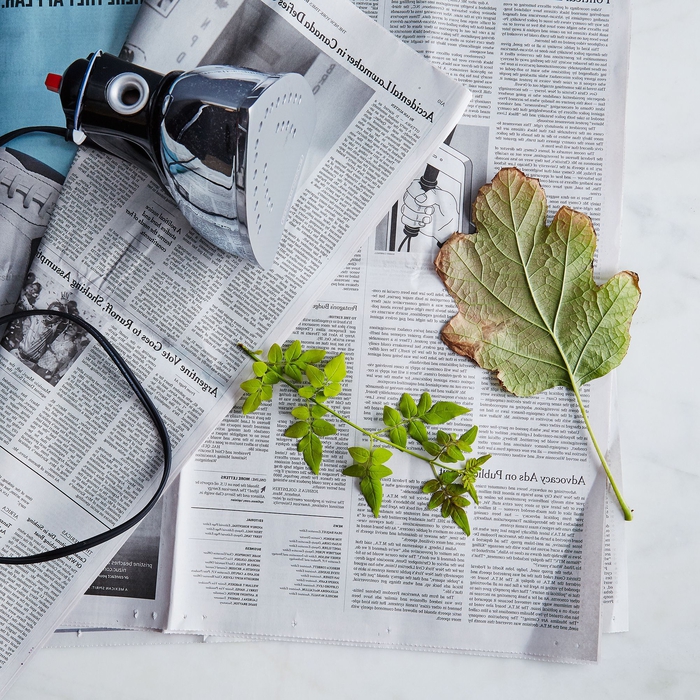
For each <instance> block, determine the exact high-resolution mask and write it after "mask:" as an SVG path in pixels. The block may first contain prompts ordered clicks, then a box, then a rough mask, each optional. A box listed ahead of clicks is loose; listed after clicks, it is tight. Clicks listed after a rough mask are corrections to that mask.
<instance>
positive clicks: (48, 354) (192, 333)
mask: <svg viewBox="0 0 700 700" xmlns="http://www.w3.org/2000/svg"><path fill="white" fill-rule="evenodd" d="M249 12H252V13H253V14H252V15H250V16H249V14H248V13H249ZM142 13H143V14H144V16H145V17H144V21H143V23H142V24H140V25H139V26H140V27H141V26H143V27H145V26H147V25H149V24H150V25H153V24H154V23H155V24H160V25H161V26H159V27H157V31H158V33H159V37H160V38H159V39H158V42H157V43H158V44H159V46H161V47H162V51H161V53H160V54H159V53H158V52H153V54H149V55H148V56H146V55H145V54H143V53H139V45H138V43H137V41H136V39H134V38H133V37H132V39H131V43H130V45H129V46H130V50H131V51H132V54H133V58H134V60H136V61H139V62H140V63H145V64H147V65H149V66H150V67H152V68H156V69H160V70H168V69H170V68H187V67H190V66H194V65H196V63H199V62H201V61H205V62H212V61H213V60H214V59H215V58H216V60H219V61H224V60H226V56H225V55H224V54H225V50H224V48H225V47H231V49H230V51H231V53H230V56H231V60H232V61H233V59H234V58H235V57H236V56H238V55H241V52H242V54H243V55H245V54H246V53H247V52H249V53H250V54H251V56H252V55H256V56H260V60H261V61H268V62H270V68H273V67H274V70H279V71H283V70H297V71H301V72H303V73H304V74H305V77H306V78H307V79H308V80H309V81H310V82H311V84H312V87H314V88H316V87H317V86H319V89H318V90H315V93H316V99H317V101H318V108H319V112H320V113H321V114H322V115H323V116H322V118H321V119H319V123H318V128H317V132H316V135H315V138H314V143H313V145H312V149H311V156H310V157H309V158H308V159H307V166H308V170H307V172H306V173H305V174H304V176H303V180H302V183H303V184H302V185H301V188H300V190H299V192H298V193H297V197H296V200H295V202H294V204H293V205H292V209H291V212H290V217H289V220H288V223H287V226H286V229H285V234H284V237H283V239H282V243H281V246H280V251H279V254H278V256H277V258H276V260H275V262H274V264H273V267H272V268H271V269H270V270H267V271H262V270H261V269H259V268H257V267H253V266H252V265H250V264H248V263H245V262H243V261H241V260H240V259H237V258H234V257H232V256H230V255H227V254H225V253H223V252H222V251H220V250H218V249H216V248H214V247H213V246H211V245H210V244H208V243H207V242H206V241H204V240H203V239H202V238H201V237H200V236H199V235H198V234H196V233H195V232H194V231H193V230H192V229H191V228H190V227H189V226H188V225H187V223H186V221H185V220H184V218H183V217H182V216H181V215H180V214H179V212H178V210H177V209H176V207H175V205H174V204H173V202H172V200H171V199H170V198H169V197H167V196H166V195H165V194H164V191H163V190H162V188H161V187H160V185H159V184H158V183H157V182H156V181H155V180H153V179H152V178H151V177H150V176H149V174H148V173H146V172H145V171H144V170H142V169H141V168H140V167H138V166H136V165H134V164H131V163H127V162H125V161H123V160H121V159H119V158H116V157H114V156H112V155H109V154H106V153H103V152H98V151H91V150H87V149H86V150H81V151H79V152H78V155H77V156H76V159H75V161H74V163H73V166H72V168H71V170H70V172H69V174H68V176H67V178H66V182H65V185H64V188H63V190H62V193H61V196H60V198H59V201H58V204H57V206H56V209H55V211H54V215H53V218H52V221H51V225H50V227H49V229H48V230H47V233H46V235H45V236H44V239H43V241H42V243H41V246H40V248H39V251H38V253H37V256H36V258H35V260H34V263H33V266H32V269H31V274H32V275H33V281H34V282H36V283H37V284H38V285H40V291H39V294H38V295H37V296H36V298H35V299H34V300H33V301H32V302H31V304H30V305H31V306H35V307H40V308H47V307H48V308H62V309H68V310H70V311H72V312H73V313H79V314H80V315H81V316H82V317H83V318H85V319H86V320H87V321H89V322H92V323H93V324H94V325H96V326H98V327H99V328H100V329H101V331H102V332H103V334H104V335H105V336H106V337H108V338H109V339H110V340H111V341H112V342H113V343H114V344H115V345H116V346H117V348H118V349H119V350H120V352H121V353H122V354H123V355H124V357H125V358H126V359H127V361H128V362H129V363H130V364H131V366H132V368H133V369H134V370H135V371H136V373H137V375H138V376H139V378H140V379H141V381H142V382H143V384H144V386H145V387H146V388H147V390H148V391H149V393H150V394H151V396H152V397H153V399H154V400H155V402H156V403H157V405H158V407H159V409H160V410H161V413H162V415H163V417H164V419H165V421H166V423H167V425H168V429H169V432H170V437H171V441H172V444H173V448H174V468H175V472H177V471H179V469H180V468H181V467H182V465H183V464H184V463H185V462H186V461H187V459H188V458H189V457H190V456H191V455H192V454H193V453H194V451H195V450H196V448H197V447H198V446H199V445H201V443H202V442H203V440H204V439H205V438H206V437H207V436H208V435H209V434H210V433H211V432H212V430H213V429H214V428H215V427H216V425H217V424H218V423H219V422H220V420H221V419H223V418H224V417H225V416H226V415H227V413H228V412H229V411H230V409H231V408H232V406H233V404H234V402H235V399H236V397H237V395H238V393H239V390H238V385H239V384H240V381H241V379H243V378H245V377H247V376H249V372H250V370H249V368H248V362H247V361H246V359H245V357H244V356H243V355H242V353H241V352H240V351H239V350H238V347H237V343H238V342H244V343H246V344H247V345H249V346H252V347H258V346H265V345H267V344H269V343H270V342H272V341H273V340H279V339H283V338H285V337H286V336H288V335H289V333H290V332H291V331H292V330H293V328H294V327H295V326H296V325H297V323H298V322H299V321H300V320H301V319H302V318H303V317H304V315H305V314H306V312H307V311H308V309H309V308H310V306H311V305H312V303H313V302H314V301H315V299H316V298H317V297H318V296H319V294H320V293H321V292H322V290H323V289H324V288H325V287H326V286H327V285H328V284H329V282H330V281H331V280H332V279H333V278H334V277H335V276H336V275H337V274H338V273H339V272H340V271H341V270H342V269H343V268H344V266H345V265H346V264H347V262H348V261H349V260H350V259H351V258H352V256H353V255H354V254H355V252H356V251H357V249H358V247H359V246H360V245H361V243H362V241H363V240H364V239H365V238H366V237H367V235H369V233H370V232H371V230H372V227H373V226H374V225H376V222H377V221H379V220H380V218H381V216H382V214H383V209H384V207H385V202H387V201H392V200H394V199H396V198H397V197H398V196H399V195H400V193H401V192H402V191H403V190H404V189H405V187H406V185H407V183H408V180H409V178H410V175H411V173H412V172H414V171H415V170H416V169H418V168H419V167H420V164H421V163H424V162H425V160H426V159H427V158H428V157H429V155H430V153H432V152H433V151H434V150H435V148H436V147H437V146H438V144H439V143H440V142H441V141H442V140H443V139H444V138H445V136H446V135H447V134H448V133H449V131H450V130H451V129H452V128H453V126H454V124H455V122H456V121H457V119H458V118H459V115H460V114H462V113H463V111H464V109H465V107H466V105H467V103H468V99H469V93H468V91H467V90H466V89H465V88H464V87H462V86H461V85H459V84H458V83H456V82H455V81H453V80H452V79H450V78H448V77H446V76H445V75H444V74H442V73H441V72H439V71H438V70H437V69H435V68H434V67H433V66H431V65H430V64H429V63H428V62H426V61H424V60H423V59H422V58H420V57H419V56H418V55H417V54H416V53H415V52H413V51H412V50H411V49H409V48H408V47H406V46H405V45H404V44H402V43H401V42H400V41H399V40H397V39H395V38H394V37H392V36H391V35H390V34H389V33H388V32H387V31H386V30H384V29H382V28H381V27H379V26H378V25H376V24H375V23H374V22H372V21H370V20H369V19H368V18H367V17H366V16H365V15H364V14H362V13H361V12H360V11H359V10H357V9H356V8H354V7H353V6H352V5H351V4H349V3H345V2H338V1H337V0H335V1H334V2H322V1H321V0H317V2H316V3H314V4H313V5H312V4H309V5H308V7H306V8H305V12H304V17H305V20H304V21H303V22H302V21H300V20H301V18H300V13H299V12H292V10H291V4H290V3H286V2H282V3H277V2H262V1H261V0H250V1H246V2H242V3H241V2H228V3H216V4H215V3H207V4H206V5H203V4H202V3H196V2H185V1H184V0H181V1H180V2H173V3H163V2H159V3H153V5H152V6H150V5H144V6H143V8H142ZM210 13H216V17H215V19H216V21H213V18H212V17H211V16H210ZM183 26H186V27H188V31H189V29H192V28H193V27H196V28H199V29H198V30H197V31H199V32H200V33H202V35H205V34H206V35H207V36H210V37H211V41H210V43H211V44H212V46H213V45H214V43H212V42H213V40H214V39H215V38H217V37H218V36H220V37H221V41H220V42H218V43H217V44H216V46H217V47H218V50H219V51H220V52H221V55H220V56H218V58H217V57H214V56H213V55H212V54H211V53H210V52H205V51H202V50H201V49H200V47H202V46H203V45H204V43H205V42H204V41H202V42H201V43H200V42H199V41H193V40H192V36H191V35H190V36H189V37H188V42H189V43H188V46H189V45H190V44H193V45H194V49H193V50H188V51H187V52H183V50H182V48H181V46H180V45H179V43H178V40H179V37H178V31H176V29H175V28H176V27H180V28H181V27H183ZM151 30H156V27H154V26H151V27H150V29H149V31H151ZM134 36H137V35H134ZM339 49H342V51H343V52H344V54H343V55H342V56H341V58H340V59H338V58H337V57H339V56H340V53H339ZM168 52H169V54H170V57H169V58H168V56H166V54H167V53H168ZM183 54H186V55H183ZM275 56H277V57H276V58H275ZM151 59H152V60H151ZM273 63H274V66H273V65H272V64H273ZM254 67H256V66H254ZM324 76H325V78H324ZM52 305H53V306H52ZM13 332H14V335H12V336H10V334H9V332H8V335H7V336H6V338H5V341H4V346H3V350H2V351H1V352H0V373H2V380H3V383H4V386H5V387H6V392H7V399H6V401H5V402H3V405H2V407H1V408H0V410H1V411H2V419H0V424H1V425H2V426H3V443H2V447H3V450H2V453H1V455H0V458H1V462H0V474H1V478H2V490H1V492H0V493H1V494H2V495H1V496H0V498H2V503H0V510H1V511H2V513H3V516H2V520H3V525H2V532H0V536H1V539H0V547H1V550H2V553H3V554H4V555H12V554H25V553H30V552H32V553H33V552H35V551H37V550H41V549H43V548H44V547H48V548H51V547H54V546H59V545H63V544H67V543H68V542H71V541H75V540H81V539H83V538H85V537H86V536H91V535H94V534H97V532H99V531H102V530H103V529H104V528H106V527H108V526H112V525H114V524H115V523H118V522H119V521H121V520H123V519H124V518H127V517H129V515H131V514H133V513H135V512H137V511H138V510H139V509H140V508H141V506H142V505H143V504H144V503H145V502H147V501H148V499H149V497H150V494H151V493H152V492H153V490H154V489H155V487H156V484H157V482H158V480H159V476H160V469H161V454H160V447H159V445H158V442H157V439H156V435H155V433H154V431H153V429H152V427H151V425H150V423H149V421H148V420H147V418H146V417H145V416H144V414H143V412H142V410H141V407H140V406H139V405H138V404H137V402H136V401H135V400H134V399H133V398H132V397H131V396H130V394H129V390H128V388H127V387H126V386H125V384H124V382H123V380H122V378H121V377H120V376H119V375H118V373H117V371H116V369H115V368H113V367H112V366H111V364H110V363H109V361H108V360H107V359H106V358H105V356H104V355H103V354H102V351H101V350H100V349H99V348H98V347H96V346H95V345H94V344H93V343H90V342H89V340H88V338H86V337H85V336H84V335H83V334H82V333H81V332H79V331H76V330H75V328H73V327H65V326H63V325H61V324H54V323H53V322H51V321H46V320H44V321H42V323H41V324H38V323H37V324H34V323H33V322H32V323H29V324H26V325H24V324H19V325H16V326H15V328H14V331H13ZM125 540H126V536H123V537H121V538H118V539H117V540H115V541H114V542H113V543H111V544H108V545H105V546H102V547H100V548H99V550H97V551H93V552H85V553H81V554H78V555H75V556H72V557H69V558H66V559H61V560H57V561H54V562H51V563H49V564H45V565H32V566H27V567H3V568H2V570H0V582H1V584H2V585H1V587H0V588H1V590H2V594H1V595H2V606H0V621H1V622H0V687H2V688H5V687H7V685H8V683H9V682H10V681H11V679H12V678H13V677H14V676H15V675H16V674H17V673H18V672H19V670H20V669H21V668H22V667H23V666H24V665H25V663H26V661H27V659H28V658H29V657H30V656H31V654H32V652H33V651H34V650H36V649H37V648H39V647H40V646H41V645H42V644H43V643H44V642H45V641H46V639H47V637H48V636H50V634H51V632H52V631H53V630H54V629H55V628H56V627H57V626H58V624H59V623H60V621H61V620H62V619H63V618H64V617H65V616H66V614H67V613H68V611H69V610H70V608H71V607H72V605H74V604H75V602H76V601H77V600H78V599H79V597H80V595H81V594H82V593H83V592H84V591H85V590H86V589H87V588H88V587H89V586H90V585H91V583H92V582H93V580H94V579H95V578H96V577H97V575H98V574H99V573H100V571H101V570H102V569H103V567H104V566H105V564H107V562H109V560H110V558H111V557H112V556H113V555H114V554H115V552H116V551H117V550H118V549H119V547H120V546H121V545H123V544H124V542H125Z"/></svg>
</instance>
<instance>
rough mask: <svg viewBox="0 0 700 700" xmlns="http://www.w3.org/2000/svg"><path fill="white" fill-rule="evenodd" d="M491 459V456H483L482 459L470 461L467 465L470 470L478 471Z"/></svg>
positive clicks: (477, 458)
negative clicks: (477, 468) (477, 469)
mask: <svg viewBox="0 0 700 700" xmlns="http://www.w3.org/2000/svg"><path fill="white" fill-rule="evenodd" d="M490 459H491V455H481V457H476V458H472V459H470V460H469V461H468V462H467V464H468V465H469V467H470V468H472V469H476V467H481V465H482V464H486V462H488V461H489V460H490Z"/></svg>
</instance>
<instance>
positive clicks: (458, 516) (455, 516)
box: [450, 508, 471, 537]
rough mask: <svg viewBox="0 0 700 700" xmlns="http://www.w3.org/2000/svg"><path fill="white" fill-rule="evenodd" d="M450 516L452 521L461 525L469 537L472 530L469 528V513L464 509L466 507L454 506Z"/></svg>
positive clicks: (460, 527) (461, 528)
mask: <svg viewBox="0 0 700 700" xmlns="http://www.w3.org/2000/svg"><path fill="white" fill-rule="evenodd" d="M450 517H451V518H452V521H453V522H454V523H455V524H456V525H457V526H458V527H459V529H460V530H462V531H463V532H464V534H465V535H466V536H467V537H469V535H470V534H471V530H470V528H469V518H467V514H466V512H465V511H464V509H463V508H453V509H452V512H451V513H450Z"/></svg>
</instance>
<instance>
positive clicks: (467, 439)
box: [459, 425, 479, 447]
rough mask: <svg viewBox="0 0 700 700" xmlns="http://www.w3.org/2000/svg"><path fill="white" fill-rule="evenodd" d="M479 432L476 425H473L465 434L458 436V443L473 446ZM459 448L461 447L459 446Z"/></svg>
mask: <svg viewBox="0 0 700 700" xmlns="http://www.w3.org/2000/svg"><path fill="white" fill-rule="evenodd" d="M478 432H479V428H478V427H477V426H476V425H473V426H472V427H471V428H469V430H467V432H466V433H463V434H462V435H460V436H459V440H460V442H463V443H465V444H467V445H473V444H474V440H476V435H477V433H478ZM460 447H461V445H460Z"/></svg>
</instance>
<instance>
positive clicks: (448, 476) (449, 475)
mask: <svg viewBox="0 0 700 700" xmlns="http://www.w3.org/2000/svg"><path fill="white" fill-rule="evenodd" d="M458 476H459V472H453V471H452V470H451V469H450V470H448V471H444V472H442V474H440V481H442V483H443V484H451V483H453V482H454V481H456V480H457V477H458Z"/></svg>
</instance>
